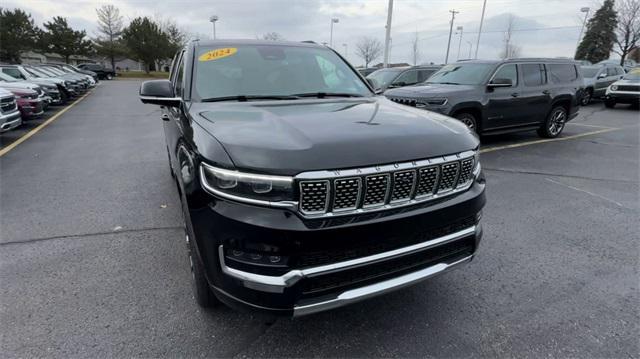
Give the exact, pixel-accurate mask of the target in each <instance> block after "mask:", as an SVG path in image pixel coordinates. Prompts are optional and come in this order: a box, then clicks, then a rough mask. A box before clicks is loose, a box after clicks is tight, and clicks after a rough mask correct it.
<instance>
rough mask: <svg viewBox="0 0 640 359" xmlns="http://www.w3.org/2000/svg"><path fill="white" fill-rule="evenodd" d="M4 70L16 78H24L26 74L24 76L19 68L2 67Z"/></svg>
mask: <svg viewBox="0 0 640 359" xmlns="http://www.w3.org/2000/svg"><path fill="white" fill-rule="evenodd" d="M2 72H4V73H5V74H7V75H9V76H11V77H13V78H16V79H24V76H22V74H21V73H20V71H18V69H6V68H5V69H2Z"/></svg>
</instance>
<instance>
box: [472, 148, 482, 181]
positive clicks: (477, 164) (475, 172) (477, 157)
mask: <svg viewBox="0 0 640 359" xmlns="http://www.w3.org/2000/svg"><path fill="white" fill-rule="evenodd" d="M481 170H482V167H480V149H478V150H477V151H476V154H475V155H473V178H474V179H478V176H480V171H481Z"/></svg>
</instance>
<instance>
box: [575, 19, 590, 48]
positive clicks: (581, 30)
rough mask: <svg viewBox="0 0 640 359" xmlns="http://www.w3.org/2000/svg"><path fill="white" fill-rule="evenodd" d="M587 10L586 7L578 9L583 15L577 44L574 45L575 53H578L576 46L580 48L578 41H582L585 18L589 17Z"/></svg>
mask: <svg viewBox="0 0 640 359" xmlns="http://www.w3.org/2000/svg"><path fill="white" fill-rule="evenodd" d="M589 10H590V9H589V8H588V7H583V8H581V9H580V12H583V13H584V20H583V21H582V27H581V28H580V35H579V36H578V42H577V43H576V52H578V46H580V40H581V39H582V32H583V31H584V25H585V24H586V23H587V17H589ZM574 57H575V55H574Z"/></svg>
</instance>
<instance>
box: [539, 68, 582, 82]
mask: <svg viewBox="0 0 640 359" xmlns="http://www.w3.org/2000/svg"><path fill="white" fill-rule="evenodd" d="M547 69H548V70H549V71H548V72H549V77H550V78H551V81H553V82H554V83H557V84H566V83H571V82H573V81H575V80H576V79H578V72H577V70H576V67H575V66H574V65H571V64H548V65H547Z"/></svg>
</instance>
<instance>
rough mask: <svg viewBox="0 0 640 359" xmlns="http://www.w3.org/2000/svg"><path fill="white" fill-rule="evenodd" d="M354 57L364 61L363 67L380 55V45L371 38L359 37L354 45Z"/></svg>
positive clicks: (376, 40) (378, 41)
mask: <svg viewBox="0 0 640 359" xmlns="http://www.w3.org/2000/svg"><path fill="white" fill-rule="evenodd" d="M356 55H357V56H358V57H360V58H361V59H362V60H364V67H369V64H370V63H371V62H372V61H374V60H375V59H377V58H379V57H380V55H382V43H381V42H380V40H378V39H376V38H373V37H367V36H364V37H361V38H360V39H359V40H358V42H357V43H356Z"/></svg>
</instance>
